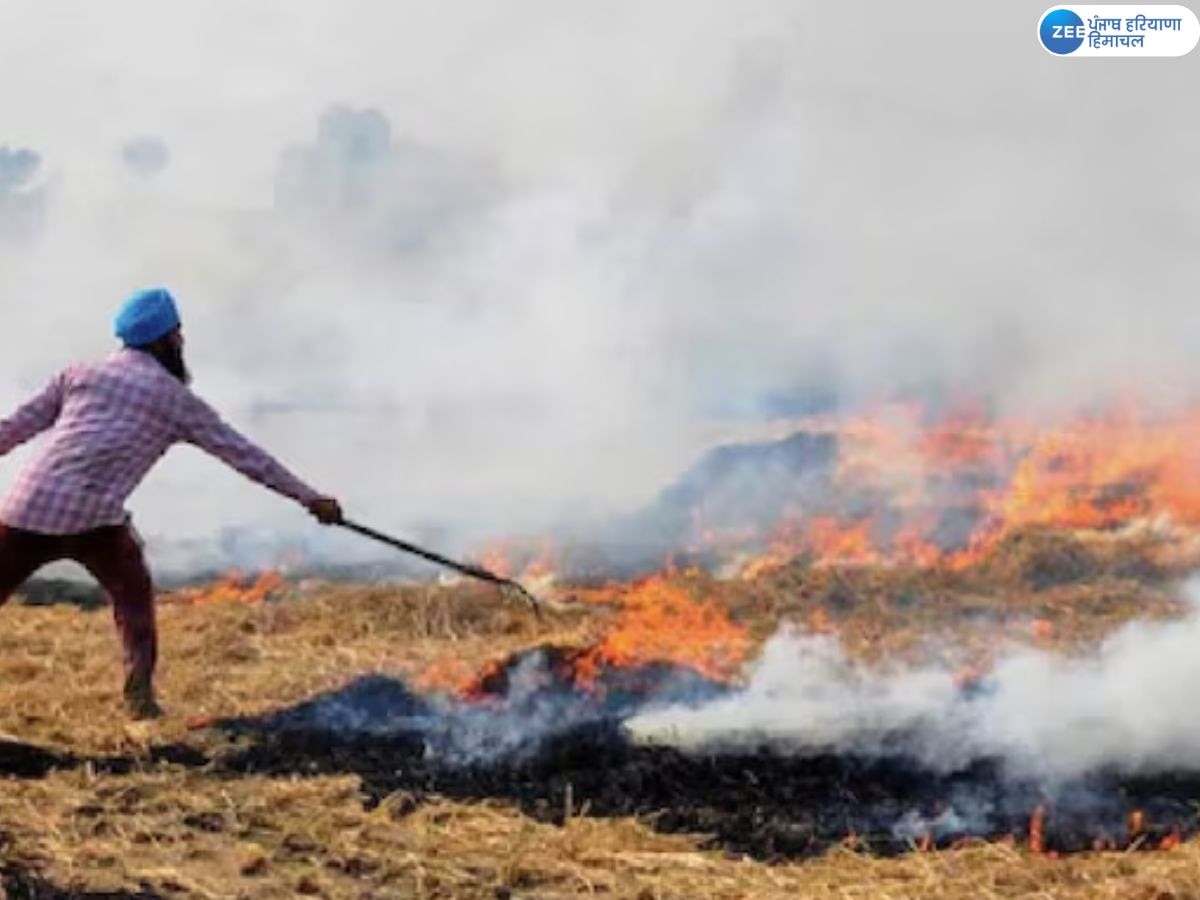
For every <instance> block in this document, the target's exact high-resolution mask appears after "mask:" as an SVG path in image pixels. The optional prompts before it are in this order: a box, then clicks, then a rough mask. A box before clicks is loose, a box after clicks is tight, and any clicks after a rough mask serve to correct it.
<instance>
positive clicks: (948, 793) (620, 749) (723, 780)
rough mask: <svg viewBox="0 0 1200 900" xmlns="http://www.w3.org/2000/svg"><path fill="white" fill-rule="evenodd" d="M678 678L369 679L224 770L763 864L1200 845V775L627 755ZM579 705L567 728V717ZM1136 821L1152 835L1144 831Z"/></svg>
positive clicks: (229, 726) (275, 718)
mask: <svg viewBox="0 0 1200 900" xmlns="http://www.w3.org/2000/svg"><path fill="white" fill-rule="evenodd" d="M549 671H553V667H551V669H550V670H549ZM508 672H509V675H508V676H507V677H502V676H501V675H500V674H499V673H493V676H492V685H491V686H492V687H493V688H496V689H500V688H502V687H503V688H507V687H509V685H510V679H511V669H509V670H508ZM678 677H679V673H678V672H668V671H667V670H666V669H664V668H662V667H654V668H652V669H644V670H635V671H633V672H628V671H627V672H622V673H620V681H619V686H620V688H621V690H617V691H614V693H613V694H612V698H613V699H611V700H606V699H605V697H606V694H605V693H604V692H603V690H601V691H599V692H597V691H595V690H594V689H589V690H587V691H581V690H580V689H579V688H575V687H571V686H569V685H565V684H564V683H563V682H561V681H556V682H553V683H552V684H550V685H549V686H543V687H541V688H535V689H534V690H533V691H532V692H531V693H528V694H525V695H523V696H520V697H516V698H508V697H505V696H504V695H503V694H501V693H497V694H496V695H495V696H493V697H490V698H485V699H484V700H481V701H480V700H476V701H474V702H472V703H468V704H464V705H462V706H458V707H455V708H453V709H447V708H446V707H439V706H438V705H437V704H434V703H431V702H429V701H427V700H426V699H424V698H422V697H420V696H418V695H417V694H415V693H413V692H412V691H411V690H410V689H409V688H408V687H407V686H406V685H404V684H403V683H402V682H399V681H394V680H391V679H385V678H380V677H370V678H366V679H361V680H359V681H357V682H354V683H352V684H350V685H348V686H347V687H346V688H345V689H343V690H340V691H337V692H333V693H331V694H328V695H324V696H321V697H317V698H314V699H313V700H311V701H308V702H306V703H303V704H300V705H298V706H296V707H292V708H289V709H284V710H280V711H278V712H276V713H274V714H272V715H269V716H265V717H261V718H258V719H240V720H232V721H228V722H224V723H221V725H220V727H221V728H223V729H226V730H228V731H230V732H232V733H235V734H237V735H238V736H239V738H240V740H239V744H240V746H239V748H238V749H237V750H235V751H233V752H231V753H226V754H222V755H221V756H220V758H219V760H217V766H218V767H219V769H220V770H221V771H224V772H226V773H227V774H229V775H231V776H232V775H236V774H237V773H250V772H253V773H264V774H272V775H281V774H301V775H317V774H334V773H353V774H356V775H358V776H360V777H361V779H362V784H363V791H364V794H365V802H366V803H368V804H371V805H374V804H378V803H380V802H381V801H383V800H384V798H391V799H390V800H389V808H390V809H392V810H394V811H395V812H396V814H398V815H405V814H407V813H409V812H411V811H413V810H415V809H417V808H418V807H419V806H420V805H421V804H422V803H423V802H425V800H426V799H428V798H431V797H434V796H442V797H450V798H452V799H456V800H467V801H472V800H484V799H503V800H507V801H510V802H512V803H513V804H514V805H515V806H517V807H518V808H519V809H521V810H522V811H523V812H524V813H525V814H527V815H529V816H531V817H533V818H535V819H537V820H539V821H543V822H551V823H561V822H562V821H563V819H564V818H565V817H567V816H579V815H586V816H599V817H614V816H631V815H632V816H641V817H645V818H646V819H647V820H649V821H650V822H651V823H652V824H653V826H654V827H655V828H656V829H659V830H661V831H663V832H672V833H697V834H704V835H709V836H710V842H711V844H712V845H713V846H716V847H720V848H724V849H726V850H729V851H731V852H736V853H744V854H749V855H752V856H754V857H756V858H760V859H767V860H778V859H786V858H803V857H807V856H811V855H814V854H818V853H821V852H823V851H825V850H826V849H828V848H829V847H831V846H833V845H836V844H842V843H846V842H848V841H849V842H851V843H854V844H855V845H857V846H859V847H861V848H863V849H865V850H868V851H870V852H874V853H879V854H895V853H902V852H906V851H909V850H912V849H914V848H916V847H920V846H927V847H928V846H937V847H944V846H950V845H953V844H955V843H956V842H959V841H961V840H964V839H970V838H984V839H1004V838H1009V837H1015V838H1017V839H1018V840H1022V841H1024V840H1028V839H1029V837H1030V829H1031V820H1032V818H1033V814H1034V811H1035V810H1037V809H1039V808H1040V810H1041V813H1040V815H1039V817H1038V818H1039V819H1040V822H1039V824H1038V825H1037V826H1035V827H1036V828H1038V829H1039V830H1040V831H1041V835H1040V836H1039V838H1038V840H1040V842H1041V844H1042V846H1043V847H1044V848H1045V849H1047V850H1057V851H1060V852H1075V851H1082V850H1090V849H1094V848H1095V847H1097V846H1107V847H1140V848H1147V849H1152V848H1155V847H1158V846H1159V845H1160V844H1161V843H1162V841H1163V840H1164V839H1166V838H1169V837H1172V836H1178V837H1187V836H1189V835H1192V834H1194V833H1195V832H1196V831H1197V830H1198V829H1200V816H1198V815H1197V809H1200V806H1198V804H1200V772H1196V773H1172V774H1165V775H1161V776H1157V777H1153V778H1148V777H1139V778H1132V777H1127V776H1126V777H1122V776H1120V775H1117V774H1104V773H1101V774H1097V775H1096V776H1094V777H1092V778H1090V779H1088V780H1086V781H1080V782H1076V783H1073V784H1070V785H1059V786H1057V787H1055V788H1054V789H1053V790H1051V789H1048V788H1047V787H1045V786H1043V785H1039V784H1037V783H1033V782H1029V781H1022V780H1015V779H1013V778H1011V777H1009V776H1008V775H1007V774H1006V773H1005V771H1004V768H1003V766H1002V765H1001V763H1000V762H998V761H985V762H981V763H978V764H975V765H972V766H970V767H969V768H966V769H963V770H961V771H957V772H952V773H937V772H932V771H929V770H928V769H926V768H923V767H922V766H921V765H920V764H918V763H917V762H915V761H914V760H912V759H909V758H906V757H904V756H899V755H897V756H887V757H879V758H865V757H861V756H856V755H853V754H844V753H831V752H826V753H821V754H818V755H808V756H790V755H785V754H782V753H779V752H777V751H774V750H769V749H766V748H764V749H761V750H758V751H755V752H738V753H707V754H693V753H684V752H681V751H679V750H677V749H673V748H670V747H662V746H637V745H635V744H633V743H631V742H630V741H629V740H628V739H627V737H626V736H625V733H624V731H623V729H622V727H621V723H622V720H623V719H624V718H625V717H626V716H627V715H628V714H629V713H630V712H632V711H633V709H635V708H636V706H637V703H636V702H635V700H634V697H635V693H634V692H633V691H632V690H630V689H629V686H630V685H631V684H636V685H642V686H644V685H646V684H649V683H659V684H678V683H679V682H678V680H677V679H678ZM695 677H696V676H695V675H694V673H693V674H692V678H695ZM689 689H690V688H689ZM711 689H713V690H717V689H718V688H716V687H712V688H711ZM693 696H694V695H693ZM566 698H570V700H571V703H570V704H568V703H567V702H566ZM505 704H511V705H509V706H506V705H505ZM568 706H570V708H572V709H573V710H574V712H573V713H572V714H571V715H570V716H567V715H565V714H564V713H563V712H562V711H563V710H564V709H566V708H568ZM580 708H582V709H583V710H584V712H582V713H581V712H580V711H579V709H580ZM534 710H539V711H538V712H537V714H536V715H534V713H533V711H534ZM547 710H548V711H549V715H550V716H551V717H552V718H555V717H556V718H557V719H558V720H559V721H560V722H561V727H559V728H556V729H555V728H552V729H549V730H547V731H545V732H544V733H543V734H542V735H541V737H540V739H538V740H536V741H534V740H533V739H532V737H531V739H530V741H529V742H527V743H525V744H519V743H518V744H513V743H512V742H511V741H508V739H504V740H501V741H498V742H497V744H496V746H495V748H494V751H495V752H494V753H492V754H491V755H490V756H485V757H481V758H479V759H476V760H473V761H467V762H464V761H463V759H462V757H461V756H455V755H454V754H453V753H450V754H447V752H446V751H447V746H451V747H452V746H453V742H454V740H455V737H454V734H453V732H454V730H455V729H456V728H460V727H466V728H473V729H475V730H474V732H473V734H472V740H473V741H474V742H475V743H476V744H477V745H482V744H484V743H485V742H486V740H487V738H488V734H489V730H488V729H489V728H491V727H508V725H509V724H510V721H509V720H508V719H505V720H504V724H503V726H499V725H497V723H496V721H495V720H494V719H489V717H496V716H500V717H509V716H511V717H513V718H512V719H511V722H512V723H519V722H520V721H522V717H524V719H526V720H528V721H531V722H533V721H545V718H546V715H547ZM457 717H465V718H457ZM472 717H477V718H472ZM447 742H449V744H447ZM514 748H516V749H515V750H514ZM484 750H486V747H484ZM1135 811H1138V812H1139V813H1140V816H1139V818H1140V822H1138V824H1137V825H1131V816H1132V815H1133V814H1134V812H1135Z"/></svg>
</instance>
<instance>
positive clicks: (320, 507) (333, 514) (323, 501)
mask: <svg viewBox="0 0 1200 900" xmlns="http://www.w3.org/2000/svg"><path fill="white" fill-rule="evenodd" d="M307 505H308V511H309V512H310V513H312V514H313V515H314V516H316V517H317V521H318V522H320V523H321V524H322V525H340V524H341V523H342V504H340V503H338V502H337V500H335V499H334V498H333V497H318V498H317V499H316V500H314V501H313V502H312V503H309V504H307Z"/></svg>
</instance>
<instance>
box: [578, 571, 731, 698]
mask: <svg viewBox="0 0 1200 900" xmlns="http://www.w3.org/2000/svg"><path fill="white" fill-rule="evenodd" d="M621 604H622V606H621V611H620V613H619V614H618V616H617V621H616V624H615V625H614V626H613V627H612V628H611V629H610V630H609V631H608V632H607V633H606V634H605V635H604V636H603V637H602V638H601V639H600V640H599V641H598V642H597V643H596V644H594V645H593V646H592V647H591V648H589V649H588V650H587V652H585V653H583V654H581V655H580V656H579V657H578V658H577V660H576V663H575V666H576V673H577V677H578V680H579V681H581V682H583V683H585V684H587V683H593V682H594V681H595V680H596V678H597V677H598V675H599V674H600V671H601V670H602V669H603V667H605V666H637V665H646V664H649V663H670V664H674V665H679V666H687V667H689V668H692V669H695V670H696V671H697V672H700V673H701V674H702V675H706V676H708V677H709V678H715V679H720V680H728V679H730V678H732V677H733V676H734V675H735V674H736V673H737V671H738V669H739V668H740V667H741V665H742V663H743V662H745V660H746V655H747V653H748V652H749V649H750V644H749V640H748V639H747V636H746V633H745V630H744V629H742V628H741V626H739V625H737V624H735V623H734V622H732V621H731V620H730V619H729V616H728V615H727V614H726V613H725V611H724V610H723V609H721V608H720V607H719V606H717V605H716V604H715V603H711V602H700V601H696V600H693V599H692V597H691V595H690V594H689V593H688V592H687V591H686V590H685V589H684V588H683V587H681V586H679V585H677V584H673V583H671V582H669V581H668V580H667V579H666V578H663V577H661V576H655V577H653V578H649V579H647V580H646V581H644V582H642V583H641V584H638V585H635V586H634V587H633V588H632V590H630V591H629V592H628V593H626V594H625V595H624V596H622V597H621Z"/></svg>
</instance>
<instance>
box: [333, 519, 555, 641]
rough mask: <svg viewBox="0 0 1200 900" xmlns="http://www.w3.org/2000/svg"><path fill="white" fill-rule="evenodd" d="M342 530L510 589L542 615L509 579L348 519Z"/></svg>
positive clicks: (537, 604)
mask: <svg viewBox="0 0 1200 900" xmlns="http://www.w3.org/2000/svg"><path fill="white" fill-rule="evenodd" d="M338 524H340V525H341V526H342V527H343V528H346V529H349V530H350V531H353V532H355V533H357V534H361V535H362V536H363V537H368V538H371V539H372V540H375V541H379V542H380V543H382V544H387V545H388V546H389V547H395V548H396V549H397V550H401V551H403V552H404V553H411V554H412V555H413V556H419V557H421V559H424V560H428V561H429V562H431V563H437V564H438V565H439V566H445V567H446V568H447V569H453V570H454V571H455V572H458V573H460V574H462V575H466V576H467V577H469V578H476V579H478V580H480V581H487V582H491V583H492V584H496V585H500V586H501V587H507V588H512V589H513V590H515V591H516V592H517V593H518V594H520V595H521V597H522V599H524V600H525V602H526V603H528V604H529V607H530V608H531V609H532V610H533V611H534V613H536V614H537V616H538V617H539V618H541V615H542V604H541V603H540V602H539V601H538V599H537V598H536V597H535V596H533V594H531V593H529V591H528V590H526V588H525V586H524V585H522V584H521V583H520V582H518V581H514V580H513V579H511V578H504V577H502V576H500V575H497V574H496V573H495V572H490V571H488V570H487V569H485V568H483V567H482V566H476V565H472V564H471V563H465V562H459V561H458V560H456V559H451V558H450V557H448V556H442V554H440V553H437V552H435V551H433V550H427V549H425V548H424V547H419V546H417V545H416V544H413V543H411V542H409V541H405V540H401V539H400V538H397V537H392V536H391V535H390V534H384V533H383V532H382V531H376V530H375V529H374V528H368V527H367V526H366V525H360V524H358V523H357V522H351V521H350V520H349V519H343V520H342V521H341V522H340V523H338Z"/></svg>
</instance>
